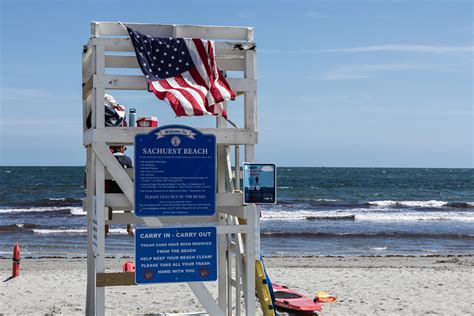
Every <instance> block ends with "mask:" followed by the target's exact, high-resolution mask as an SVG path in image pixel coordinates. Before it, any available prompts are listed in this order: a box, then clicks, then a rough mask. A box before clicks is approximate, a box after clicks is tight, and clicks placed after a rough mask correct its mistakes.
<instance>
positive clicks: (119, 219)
mask: <svg viewBox="0 0 474 316" xmlns="http://www.w3.org/2000/svg"><path fill="white" fill-rule="evenodd" d="M157 218H158V219H159V220H160V222H161V223H163V224H175V223H211V222H216V221H217V215H214V216H180V217H178V216H169V217H157ZM106 224H121V225H124V224H146V223H145V219H144V218H143V217H137V216H135V215H134V214H133V213H113V215H112V219H111V220H108V221H106Z"/></svg>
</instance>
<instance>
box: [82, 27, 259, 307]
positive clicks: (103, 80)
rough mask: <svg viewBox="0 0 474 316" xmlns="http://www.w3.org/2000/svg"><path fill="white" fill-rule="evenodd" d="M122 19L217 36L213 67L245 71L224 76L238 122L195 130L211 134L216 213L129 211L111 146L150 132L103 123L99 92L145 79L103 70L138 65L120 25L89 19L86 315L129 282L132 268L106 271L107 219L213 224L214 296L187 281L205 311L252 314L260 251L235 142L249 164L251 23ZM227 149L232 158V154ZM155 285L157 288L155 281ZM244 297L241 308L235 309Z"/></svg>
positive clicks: (169, 31) (128, 177)
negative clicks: (238, 108)
mask: <svg viewBox="0 0 474 316" xmlns="http://www.w3.org/2000/svg"><path fill="white" fill-rule="evenodd" d="M124 24H125V25H127V26H130V27H131V28H133V29H135V30H137V31H140V32H142V33H144V34H147V35H151V36H156V37H181V38H202V39H210V40H215V41H216V60H217V65H218V67H219V69H220V70H221V71H224V72H226V71H238V72H242V73H243V76H242V78H228V79H227V81H228V82H229V84H230V86H231V87H232V89H233V90H234V91H235V92H236V94H237V96H239V97H241V96H243V98H244V111H243V113H244V118H243V121H244V127H243V128H229V127H228V125H227V122H226V121H225V120H224V119H223V118H216V127H212V128H200V129H199V130H201V131H202V132H203V133H206V134H214V135H215V136H216V138H217V175H218V176H217V203H216V204H217V212H216V215H215V216H206V217H202V216H201V217H160V218H159V217H154V218H145V219H144V218H139V217H136V216H135V215H134V213H133V209H134V207H133V203H134V202H133V201H134V184H133V172H132V170H130V169H128V170H126V169H123V168H122V167H121V166H120V165H119V163H118V162H117V160H116V159H115V157H114V156H113V155H112V154H111V152H110V150H109V146H110V145H127V146H133V145H134V139H135V135H137V134H138V133H148V132H149V131H150V130H151V129H152V128H107V127H105V126H104V94H105V92H106V90H147V81H146V79H145V77H144V76H142V75H111V74H106V69H107V68H125V69H139V66H138V64H137V61H136V56H134V55H133V54H134V49H133V46H132V43H131V40H130V38H129V37H128V34H127V32H126V30H125V29H124V28H123V27H122V26H121V25H120V24H119V23H117V22H92V23H91V38H90V40H89V41H88V43H87V44H86V45H85V47H84V52H83V56H82V88H83V90H82V91H83V93H82V99H83V121H84V138H83V142H84V146H85V148H86V150H87V167H86V168H87V198H86V200H85V203H84V208H85V210H86V211H87V244H88V248H87V302H86V314H87V315H96V314H97V315H104V313H105V297H106V295H105V287H107V286H125V285H135V283H134V275H133V273H123V272H120V273H106V272H105V255H106V254H105V236H104V226H105V225H106V224H145V225H147V226H150V227H158V226H163V225H167V224H173V223H197V225H199V223H203V222H206V223H207V224H208V223H209V222H212V223H215V225H216V227H217V233H218V280H217V282H218V297H217V298H216V299H215V298H214V297H212V295H211V294H210V293H209V291H208V290H207V288H206V286H205V285H204V284H203V283H202V282H201V283H188V285H189V287H190V288H191V290H192V291H193V292H194V294H195V295H196V296H197V298H198V299H199V300H200V302H201V303H202V305H203V306H204V308H205V309H206V310H207V312H208V313H209V314H211V315H232V314H233V313H234V314H235V315H241V314H242V313H245V314H246V315H255V259H256V254H258V253H259V252H260V249H259V248H260V239H259V214H258V213H259V212H258V210H257V208H256V207H255V206H254V205H244V204H243V197H242V192H241V190H240V178H241V176H240V164H241V162H242V160H241V157H240V146H241V145H243V147H244V150H245V153H244V157H245V161H247V162H253V161H254V145H255V144H257V142H258V132H257V125H256V122H257V99H256V91H257V88H256V87H257V81H256V67H255V58H256V50H255V47H256V46H255V43H254V29H253V28H250V27H223V26H194V25H175V24H173V25H165V24H136V23H124ZM131 52H133V54H131ZM157 102H158V101H157ZM89 113H92V116H91V117H92V127H91V128H87V127H86V118H87V116H88V115H89ZM174 123H175V122H174ZM232 147H233V148H232ZM232 152H233V153H234V155H235V156H234V159H231V158H230V155H231V153H232ZM232 160H233V162H234V163H233V166H232V163H231V161H232ZM112 178H113V179H114V180H115V181H116V182H117V183H118V185H119V186H120V187H121V189H122V191H123V194H122V193H120V194H117V193H115V194H106V193H105V192H104V182H105V179H112ZM108 208H112V209H113V216H112V218H109V214H108V211H107V210H108ZM94 212H95V214H94ZM156 286H157V290H158V287H159V286H160V285H156ZM242 295H243V297H244V308H241V298H242ZM216 300H217V303H216Z"/></svg>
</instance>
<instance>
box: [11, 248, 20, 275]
mask: <svg viewBox="0 0 474 316" xmlns="http://www.w3.org/2000/svg"><path fill="white" fill-rule="evenodd" d="M17 276H20V246H18V243H16V245H15V247H14V248H13V268H12V277H13V278H15V277H17Z"/></svg>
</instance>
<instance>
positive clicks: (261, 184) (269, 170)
mask: <svg viewBox="0 0 474 316" xmlns="http://www.w3.org/2000/svg"><path fill="white" fill-rule="evenodd" d="M243 185H244V203H259V204H262V203H270V204H273V203H276V166H275V165H274V164H263V163H244V176H243Z"/></svg>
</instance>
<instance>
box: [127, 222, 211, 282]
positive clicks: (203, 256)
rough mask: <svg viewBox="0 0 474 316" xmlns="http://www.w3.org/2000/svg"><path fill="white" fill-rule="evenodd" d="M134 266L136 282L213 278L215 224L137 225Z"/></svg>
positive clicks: (200, 280) (205, 279)
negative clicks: (138, 226)
mask: <svg viewBox="0 0 474 316" xmlns="http://www.w3.org/2000/svg"><path fill="white" fill-rule="evenodd" d="M135 267H136V271H135V282H136V283H137V284H140V283H168V282H195V281H199V282H202V281H215V280H217V232H216V228H215V227H184V228H146V229H137V230H136V232H135Z"/></svg>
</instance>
